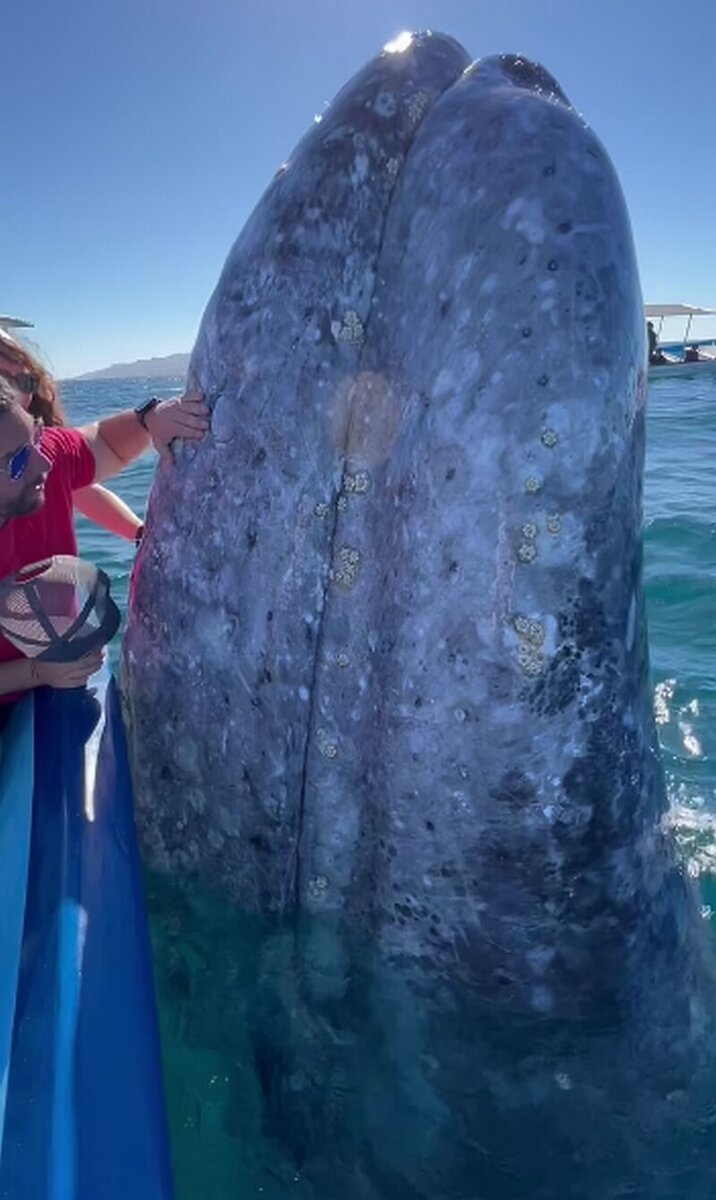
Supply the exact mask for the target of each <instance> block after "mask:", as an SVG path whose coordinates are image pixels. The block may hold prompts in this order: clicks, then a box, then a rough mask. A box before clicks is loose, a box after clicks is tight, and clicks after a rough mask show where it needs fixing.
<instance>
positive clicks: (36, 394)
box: [0, 330, 144, 545]
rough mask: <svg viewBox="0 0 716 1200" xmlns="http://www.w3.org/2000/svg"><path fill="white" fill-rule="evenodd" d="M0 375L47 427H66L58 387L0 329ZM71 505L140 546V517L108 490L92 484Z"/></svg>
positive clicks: (19, 344) (33, 358)
mask: <svg viewBox="0 0 716 1200" xmlns="http://www.w3.org/2000/svg"><path fill="white" fill-rule="evenodd" d="M0 375H4V376H5V377H6V378H7V377H8V376H11V377H12V379H13V381H14V383H15V386H16V387H17V389H18V391H19V393H20V403H21V404H22V405H23V407H24V408H26V409H27V410H28V412H29V413H30V414H31V416H33V417H39V418H41V419H42V421H43V423H44V425H45V426H46V427H47V428H49V427H51V426H55V425H65V423H66V422H65V414H64V412H63V410H62V404H61V402H60V397H59V395H58V391H57V384H56V383H55V381H54V379H53V378H52V376H51V375H50V373H49V372H48V371H46V370H45V368H44V367H43V365H42V363H41V362H40V361H39V359H37V358H35V357H34V356H33V355H32V354H31V353H30V351H29V350H28V349H27V348H26V347H25V346H23V345H22V344H21V343H20V342H17V341H15V339H14V338H13V337H11V336H10V335H9V334H8V333H6V332H5V330H0ZM73 499H74V506H75V509H76V510H77V512H80V513H82V516H83V517H87V519H88V520H89V521H92V522H93V523H94V524H95V525H99V526H101V528H102V529H106V530H107V531H108V532H109V533H116V534H117V535H118V536H119V537H123V538H127V540H128V541H133V542H134V543H135V545H138V544H139V541H140V539H141V535H142V533H143V531H144V524H143V522H142V520H141V518H140V517H138V516H137V514H136V513H135V512H133V511H132V509H131V508H130V507H129V505H128V504H125V502H124V500H120V498H119V496H117V495H115V493H114V492H111V491H109V489H108V488H105V487H102V485H101V484H99V483H94V484H92V485H91V486H90V487H88V488H83V489H82V490H81V491H79V492H76V493H75V495H74V498H73Z"/></svg>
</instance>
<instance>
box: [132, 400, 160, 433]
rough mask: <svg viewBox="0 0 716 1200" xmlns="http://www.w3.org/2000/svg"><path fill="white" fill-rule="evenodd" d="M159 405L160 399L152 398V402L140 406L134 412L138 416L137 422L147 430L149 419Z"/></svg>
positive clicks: (148, 401)
mask: <svg viewBox="0 0 716 1200" xmlns="http://www.w3.org/2000/svg"><path fill="white" fill-rule="evenodd" d="M158 403H159V397H158V396H152V397H151V399H150V400H146V401H145V403H144V404H140V405H139V406H138V407H137V408H135V410H134V411H135V413H136V414H137V420H138V421H139V424H140V425H142V426H143V427H144V428H145V429H146V428H147V417H148V416H149V414H150V412H151V411H152V409H155V408H156V407H157V405H158Z"/></svg>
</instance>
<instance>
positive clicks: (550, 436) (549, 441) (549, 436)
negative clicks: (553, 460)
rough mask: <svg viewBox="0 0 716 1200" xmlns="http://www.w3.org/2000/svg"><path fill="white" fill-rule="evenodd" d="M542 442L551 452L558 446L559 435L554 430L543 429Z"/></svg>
mask: <svg viewBox="0 0 716 1200" xmlns="http://www.w3.org/2000/svg"><path fill="white" fill-rule="evenodd" d="M540 441H541V443H542V445H543V446H547V447H548V448H549V449H550V450H551V449H552V447H553V446H556V445H557V434H556V433H555V432H554V430H553V429H543V430H542V433H541V435H540Z"/></svg>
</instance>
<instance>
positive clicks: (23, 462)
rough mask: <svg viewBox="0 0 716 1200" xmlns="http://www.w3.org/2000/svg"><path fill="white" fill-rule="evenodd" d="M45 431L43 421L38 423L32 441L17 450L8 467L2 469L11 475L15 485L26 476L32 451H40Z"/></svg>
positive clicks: (0, 469) (4, 472) (9, 460)
mask: <svg viewBox="0 0 716 1200" xmlns="http://www.w3.org/2000/svg"><path fill="white" fill-rule="evenodd" d="M44 429H45V427H44V425H43V423H42V421H36V422H35V428H34V431H33V434H32V441H31V442H28V443H27V444H26V445H25V446H21V447H20V449H19V450H16V451H15V453H14V454H13V455H12V456H11V457H10V458H9V459H8V463H7V466H6V467H0V471H2V472H3V474H4V475H9V476H10V478H11V479H12V481H13V483H18V482H19V480H21V479H22V477H23V475H24V474H25V471H26V470H27V464H28V463H29V461H30V455H31V454H32V451H33V450H38V449H39V447H40V444H41V442H42V435H43V433H44Z"/></svg>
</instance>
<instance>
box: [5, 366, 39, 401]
mask: <svg viewBox="0 0 716 1200" xmlns="http://www.w3.org/2000/svg"><path fill="white" fill-rule="evenodd" d="M0 375H2V377H3V379H7V381H8V383H9V384H11V385H12V386H13V387H14V388H17V390H18V392H22V394H23V396H32V395H33V394H34V392H36V391H37V389H38V387H39V385H40V376H39V375H33V374H31V372H30V371H19V372H18V374H17V375H11V374H10V372H9V371H0Z"/></svg>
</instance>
